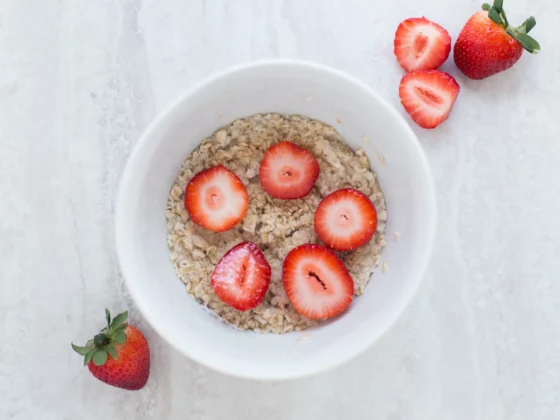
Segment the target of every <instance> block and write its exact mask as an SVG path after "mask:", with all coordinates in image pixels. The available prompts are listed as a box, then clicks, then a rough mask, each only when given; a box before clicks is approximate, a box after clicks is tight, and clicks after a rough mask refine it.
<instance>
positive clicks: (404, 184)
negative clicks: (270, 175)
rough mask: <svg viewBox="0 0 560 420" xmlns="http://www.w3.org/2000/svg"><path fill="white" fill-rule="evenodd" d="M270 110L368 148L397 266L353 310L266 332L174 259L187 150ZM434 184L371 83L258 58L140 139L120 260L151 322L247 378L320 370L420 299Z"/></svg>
mask: <svg viewBox="0 0 560 420" xmlns="http://www.w3.org/2000/svg"><path fill="white" fill-rule="evenodd" d="M266 112H278V113H282V114H300V115H305V116H308V117H311V118H315V119H318V120H320V121H322V122H324V123H327V124H330V125H332V126H334V127H336V128H337V130H338V131H339V132H340V133H341V134H342V136H343V137H344V138H345V140H346V141H347V142H348V144H349V145H350V146H351V147H353V148H357V147H361V148H363V149H364V150H365V151H366V153H367V155H368V157H369V159H370V163H371V165H372V168H373V169H374V171H375V172H376V173H377V175H378V177H379V182H380V185H381V188H382V189H383V191H384V193H385V198H386V202H387V211H388V222H387V227H386V237H387V246H386V248H385V250H384V251H383V255H382V261H386V262H387V269H386V271H385V272H383V271H382V270H381V269H380V268H378V269H377V270H376V272H375V273H374V275H373V276H372V278H371V280H370V284H369V285H368V287H367V288H366V290H365V292H364V294H363V295H362V296H361V297H359V298H356V299H355V300H354V302H353V303H352V305H351V307H350V309H349V310H348V311H347V312H346V313H344V314H343V315H342V316H340V317H338V318H336V319H335V320H333V321H330V322H325V323H324V324H322V325H321V326H319V327H317V328H313V329H310V330H307V331H306V332H305V333H301V332H294V333H288V334H284V335H274V334H265V335H259V334H254V333H251V332H240V331H237V330H235V329H233V328H231V327H229V326H227V325H225V324H224V323H222V322H220V321H219V320H218V319H216V318H215V317H213V316H211V315H210V314H209V313H208V312H207V311H206V310H204V308H202V307H201V305H200V304H199V303H197V302H196V301H195V300H194V299H193V298H192V297H191V296H190V295H189V294H187V292H186V290H185V287H184V285H183V283H182V282H181V281H180V280H179V279H178V278H177V276H176V275H175V272H174V270H173V266H172V264H171V262H170V261H169V250H168V248H167V243H166V236H167V231H166V220H165V208H166V203H167V196H168V192H169V189H170V187H171V185H172V183H173V180H174V179H175V177H176V175H177V172H178V171H179V168H180V166H181V164H182V162H183V160H184V159H185V158H186V157H187V156H188V154H189V153H190V152H192V150H193V149H194V148H196V147H197V146H198V144H199V143H200V141H201V140H202V139H203V138H205V137H207V136H209V135H210V134H211V133H213V132H214V131H215V130H217V129H218V128H220V127H222V126H224V125H227V124H229V123H230V122H232V121H233V120H235V119H236V118H240V117H245V116H249V115H253V114H256V113H266ZM337 121H341V122H342V123H338V122H337ZM364 137H366V138H367V139H368V141H367V142H365V141H363V138H364ZM431 188H432V186H431V178H430V174H429V171H428V170H427V165H426V162H425V159H424V157H423V155H422V152H421V150H420V148H419V146H418V144H416V139H415V137H414V135H413V134H412V133H411V131H410V129H409V128H408V126H407V125H406V124H405V123H404V122H403V121H402V120H401V119H400V117H399V116H398V115H397V114H396V113H395V111H393V110H392V109H390V108H388V107H387V106H386V105H385V104H384V102H382V101H380V100H379V99H378V98H377V97H376V96H375V95H374V94H372V93H371V92H369V91H368V90H366V89H364V87H363V86H362V85H361V84H359V83H357V82H355V81H353V80H352V79H347V78H345V77H344V76H342V75H338V74H336V73H334V72H331V71H329V70H326V69H322V68H319V67H314V66H305V65H297V64H294V63H291V64H289V63H285V64H284V65H279V64H277V63H276V64H270V65H260V66H252V67H248V68H245V69H241V70H238V71H234V72H231V73H228V74H227V75H224V76H221V77H218V78H216V79H213V80H211V81H210V82H207V83H205V84H203V85H201V86H200V87H198V88H197V89H196V90H195V91H194V92H192V93H191V94H189V95H187V96H185V97H184V98H182V100H180V101H179V102H178V103H177V104H176V105H174V106H173V107H172V108H171V109H170V110H169V111H168V112H167V113H165V114H164V115H163V116H161V117H159V118H158V119H157V120H156V121H155V122H154V124H152V126H151V127H150V129H149V130H148V132H147V133H146V134H145V136H144V137H143V138H142V139H141V140H140V144H139V146H138V147H137V149H136V150H135V152H134V153H133V155H132V156H131V159H130V161H129V164H128V167H127V170H126V171H125V174H124V176H123V180H122V184H121V195H120V197H119V203H118V206H119V208H118V216H117V242H118V250H119V258H120V261H121V266H122V268H123V272H124V275H125V277H126V278H127V283H128V286H129V289H130V291H131V293H132V295H133V297H134V299H135V300H136V301H137V304H138V306H139V307H140V309H141V310H142V312H143V313H144V315H145V317H146V318H147V320H148V321H149V322H150V323H151V324H152V325H153V326H154V327H155V328H156V330H157V331H158V332H159V333H160V334H161V335H162V336H163V337H164V338H165V339H166V340H168V341H169V342H170V343H171V344H173V345H174V346H175V347H177V348H178V349H179V350H181V351H182V352H184V353H185V354H187V355H188V356H189V357H191V358H193V359H195V360H197V361H200V362H202V363H204V364H206V365H208V366H210V367H212V368H214V369H217V370H219V371H222V372H226V373H230V374H234V375H237V376H243V377H254V378H288V377H296V376H301V375H305V374H310V373H313V372H316V371H319V370H322V369H325V368H327V367H330V366H332V365H335V364H338V363H340V362H342V361H344V360H347V359H348V358H350V357H351V356H353V355H355V354H357V353H358V352H360V351H362V350H363V349H365V348H366V347H367V346H368V345H369V344H371V343H372V342H374V341H375V340H376V339H377V338H378V337H379V336H380V335H381V334H382V333H383V332H384V331H385V330H386V329H387V328H388V327H389V326H390V325H391V324H392V323H393V322H394V320H395V319H396V317H397V316H398V314H399V313H400V312H401V311H402V310H403V308H404V306H405V305H406V304H407V303H408V301H409V300H410V298H411V296H412V294H413V293H414V291H415V290H416V288H417V285H418V283H419V281H420V276H421V275H422V273H423V270H424V268H425V264H426V262H427V259H428V255H429V248H430V246H431V241H432V235H433V217H434V214H433V213H434V211H435V209H434V203H433V200H434V198H433V191H432V190H431ZM395 232H397V233H398V239H395V238H394V236H393V235H394V233H395Z"/></svg>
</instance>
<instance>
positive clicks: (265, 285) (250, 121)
mask: <svg viewBox="0 0 560 420" xmlns="http://www.w3.org/2000/svg"><path fill="white" fill-rule="evenodd" d="M284 149H286V150H284ZM282 153H284V154H285V155H284V156H288V154H289V153H292V154H293V156H294V159H288V160H286V159H284V160H282V159H281V158H279V156H282V155H281V154H282ZM290 156H291V155H290ZM300 161H301V162H303V163H302V165H305V171H304V173H303V174H301V173H299V172H298V171H299V169H298V168H297V164H298V163H299V162H300ZM261 162H262V163H263V165H262V166H261ZM265 162H266V164H267V165H266V166H267V169H269V170H270V168H272V169H273V172H274V173H273V176H276V175H275V174H276V172H278V174H281V176H285V177H287V178H290V179H292V178H298V177H300V180H301V177H303V178H305V179H304V181H305V182H303V184H302V183H301V182H300V183H299V184H297V183H289V182H291V181H289V182H288V184H286V185H287V186H288V187H287V188H282V185H280V182H281V180H278V179H272V180H270V179H268V180H267V171H265V170H264V163H265ZM286 168H287V169H286ZM294 168H295V169H294ZM309 173H312V174H311V175H309ZM279 176H280V175H279ZM210 179H211V181H210ZM307 181H309V182H307ZM212 183H218V184H216V185H218V187H215V186H214V184H212ZM220 185H222V186H224V188H223V189H222V190H220V187H219V186H220ZM276 187H278V188H276ZM213 188H217V189H216V190H215V192H214V190H213ZM186 195H187V197H185V196H186ZM273 195H274V196H275V197H282V198H273ZM198 196H204V197H206V198H205V199H204V200H203V201H202V202H201V203H196V204H197V206H196V207H195V206H194V203H195V201H196V199H197V198H196V197H198ZM298 197H300V198H298ZM221 200H226V201H227V203H235V205H234V206H222V207H220V206H221ZM348 202H350V204H352V205H353V203H357V204H356V206H355V207H352V205H350V207H348V206H347V203H348ZM198 204H199V205H198ZM370 207H371V209H370ZM216 208H219V209H220V210H219V211H216V212H214V210H213V209H216ZM318 208H319V209H321V211H319V210H318ZM232 209H233V210H232ZM362 210H363V211H362ZM316 211H317V212H316ZM333 212H335V213H336V212H341V214H340V215H339V214H338V213H336V214H335V213H333ZM367 212H369V213H367ZM343 213H344V214H343ZM366 213H367V217H366V216H364V214H366ZM370 214H371V215H370ZM214 215H219V217H214ZM347 216H348V217H347ZM333 217H336V219H332V218H333ZM166 218H167V230H168V237H167V242H168V246H169V248H170V258H171V262H172V263H173V264H174V267H175V271H176V273H177V276H178V277H179V278H180V279H181V281H183V283H185V285H186V289H187V292H188V293H189V294H191V295H192V296H193V297H194V298H195V299H196V300H197V301H198V302H200V303H201V304H202V305H203V306H205V307H206V308H208V309H209V310H210V311H211V312H212V313H213V314H215V315H216V316H218V317H219V318H221V319H222V320H224V321H225V322H227V323H229V324H231V325H232V326H234V327H237V328H240V329H243V330H254V331H256V332H262V333H266V332H272V333H286V332H290V331H299V330H303V329H305V328H308V327H310V326H313V325H315V324H317V323H318V322H321V321H320V319H324V318H327V317H330V316H333V314H336V313H339V311H338V306H337V305H338V304H339V301H338V294H342V293H344V294H345V295H346V296H345V298H344V300H345V302H346V303H345V304H344V305H345V306H344V307H345V308H346V307H347V305H349V304H350V301H351V298H352V296H360V295H361V294H362V293H363V291H364V289H365V287H366V286H367V283H368V281H369V278H370V276H371V274H372V273H373V271H374V269H375V268H376V267H377V266H378V264H379V260H380V254H381V251H382V250H383V247H384V246H385V237H384V232H385V223H386V220H387V211H386V208H385V199H384V196H383V192H382V191H381V189H380V187H379V184H378V183H377V179H376V176H375V174H374V173H373V171H372V170H371V167H370V164H369V161H368V158H367V156H366V154H365V152H364V151H363V150H361V149H358V150H356V151H354V150H352V149H351V148H350V147H349V146H348V145H347V144H346V143H345V142H344V140H343V139H342V138H341V136H340V135H339V134H338V132H337V131H336V129H335V128H333V127H331V126H329V125H326V124H324V123H321V122H319V121H316V120H312V119H309V118H306V117H303V116H295V115H292V116H286V115H279V114H263V115H261V114H259V115H254V116H251V117H247V118H242V119H239V120H236V121H234V122H233V123H232V124H230V125H228V126H227V127H224V128H222V129H220V130H218V131H217V132H215V133H214V134H213V135H212V136H210V137H209V138H207V139H204V140H203V141H202V142H201V144H200V146H199V147H198V148H197V149H196V150H195V151H193V152H192V153H191V154H190V155H189V156H188V157H187V159H186V161H185V162H184V164H183V166H182V168H181V170H180V172H179V174H178V176H177V178H176V180H175V182H174V184H173V186H172V188H171V190H170V193H169V198H168V204H167V209H166ZM347 219H348V220H347ZM355 220H357V222H355ZM349 223H350V225H348V224H349ZM353 223H362V225H363V226H364V227H365V228H364V229H361V228H360V229H357V228H356V229H357V230H356V229H355V230H356V235H354V234H353V235H351V236H350V237H349V236H348V235H347V234H346V233H345V232H346V230H348V231H352V229H354V225H353ZM332 224H337V226H338V227H340V229H342V230H341V231H338V230H337V229H334V230H332V231H329V227H330V226H331V225H332ZM362 225H360V226H362ZM202 226H205V227H206V228H205V227H202ZM346 226H349V227H348V229H346ZM343 228H344V229H346V230H344V229H343ZM210 229H211V230H210ZM367 230H369V232H365V233H364V231H367ZM318 233H319V234H318ZM331 233H332V235H331ZM337 235H338V236H337ZM341 235H342V236H341ZM358 236H360V237H359V238H357V237H358ZM355 239H356V241H355ZM350 240H351V242H349V244H348V243H347V242H348V241H350ZM245 243H248V244H250V245H246V244H245ZM321 243H324V244H325V245H327V246H328V248H331V249H327V248H326V247H323V246H319V245H314V246H311V245H307V246H306V247H300V246H302V245H305V244H321ZM254 245H256V246H254ZM298 247H300V248H298ZM228 251H229V252H228ZM291 251H294V252H291ZM304 251H305V252H304ZM289 254H290V255H289ZM303 254H305V255H303ZM287 256H288V257H289V258H290V257H293V258H292V259H291V260H290V264H288V263H287V260H288V259H289V258H288V259H287V258H286V257H287ZM296 256H298V258H300V260H298V261H297V262H296V260H295V257H296ZM306 258H307V259H306ZM317 261H318V263H317V264H315V262H317ZM228 264H230V265H228ZM305 264H307V265H305ZM304 265H305V266H304ZM267 266H269V269H267ZM252 267H257V268H258V270H260V271H259V276H257V275H255V276H253V275H251V272H250V270H252V269H253V268H252ZM302 267H303V268H302ZM300 268H301V269H305V270H307V274H309V275H310V276H311V281H314V283H313V285H312V287H311V289H309V290H307V289H306V291H305V293H303V292H302V293H300V294H298V293H299V291H300V290H301V288H300V284H299V283H298V282H299V279H298V277H297V273H295V274H294V273H292V274H294V276H295V277H294V276H291V277H290V276H288V275H287V274H286V273H287V271H288V269H289V270H292V271H293V270H296V269H297V270H299V269H300ZM283 270H284V276H283ZM339 271H340V276H338V277H336V276H337V275H338V274H336V273H338V272H339ZM228 273H230V274H231V273H233V274H231V275H232V276H233V275H235V274H236V273H237V274H239V273H242V274H239V275H241V276H242V277H243V276H244V277H243V281H242V283H241V284H240V285H239V284H238V285H237V286H239V287H242V288H244V290H247V289H248V288H251V290H254V292H255V293H254V295H255V296H257V295H258V298H256V299H257V300H254V301H253V300H251V299H248V300H245V301H243V302H240V300H239V299H237V298H236V296H235V295H234V296H231V295H228V293H231V289H228V290H226V291H225V292H224V290H225V289H227V288H228V287H229V284H230V283H231V281H232V279H231V278H228V275H229V274H228ZM331 273H335V274H332V275H333V276H334V277H333V278H332V279H331V278H329V276H330V275H331ZM220 276H221V277H220ZM283 277H284V278H283ZM288 277H289V278H288ZM220 280H224V281H220ZM315 280H316V282H315ZM339 280H340V282H342V283H340V282H339ZM294 284H295V285H296V286H297V287H295V286H294ZM341 284H343V286H344V287H342V286H341V287H339V286H340V285H341ZM224 285H225V286H224ZM303 287H307V286H305V285H303ZM235 290H238V289H235ZM315 290H316V291H317V293H319V294H323V295H329V294H330V295H331V296H330V297H328V296H327V297H326V298H325V299H327V300H325V302H332V304H333V305H334V306H333V307H334V309H336V311H335V312H328V311H327V312H325V311H323V312H321V311H319V312H317V311H315V312H314V310H312V309H313V308H310V306H313V304H315V303H316V302H311V301H309V302H307V301H305V299H304V298H305V297H306V293H308V292H309V293H315V292H314V291H315ZM287 291H288V293H287ZM348 294H350V295H351V296H350V297H348V296H347V295H348ZM251 297H253V296H251ZM302 299H304V301H303V302H302ZM328 299H331V301H328ZM226 302H228V303H226ZM236 303H239V305H236ZM329 304H330V303H329ZM236 307H238V308H240V309H236ZM296 308H297V310H296ZM315 309H317V308H315ZM302 313H303V314H302ZM317 313H318V315H316V314H317ZM327 313H328V315H327ZM314 314H315V315H316V316H315V315H314Z"/></svg>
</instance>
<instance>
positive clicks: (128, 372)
mask: <svg viewBox="0 0 560 420" xmlns="http://www.w3.org/2000/svg"><path fill="white" fill-rule="evenodd" d="M105 317H106V320H107V327H105V328H104V329H102V330H101V331H100V332H99V333H98V334H96V335H95V337H93V339H92V340H89V341H88V342H87V344H86V345H85V346H83V347H81V346H76V345H74V344H72V348H73V349H74V351H75V352H76V353H78V354H80V355H81V356H84V365H87V366H88V369H89V371H90V372H91V374H92V375H93V376H94V377H95V378H97V379H99V380H100V381H101V382H104V383H106V384H108V385H111V386H115V387H117V388H122V389H127V390H130V391H135V390H138V389H141V388H143V387H144V385H146V383H147V382H148V377H149V376H150V348H149V346H148V342H147V341H146V338H145V337H144V335H143V334H142V333H141V332H140V331H139V330H137V329H136V328H134V327H133V326H132V325H128V323H127V319H128V311H125V312H123V313H121V314H118V315H117V316H116V317H115V318H114V319H113V320H111V314H110V313H109V310H108V309H105Z"/></svg>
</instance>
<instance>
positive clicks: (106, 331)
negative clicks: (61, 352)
mask: <svg viewBox="0 0 560 420" xmlns="http://www.w3.org/2000/svg"><path fill="white" fill-rule="evenodd" d="M105 318H106V320H107V326H106V327H105V328H103V329H102V330H101V331H100V332H99V333H98V334H96V335H95V336H94V337H93V340H89V341H88V342H87V344H86V345H85V346H76V345H75V344H72V348H73V349H74V351H75V352H76V353H78V354H79V355H80V356H84V366H85V365H87V364H88V363H89V362H90V361H93V363H94V364H95V365H96V366H101V365H103V364H104V363H105V362H106V361H107V358H108V355H109V354H110V355H111V357H112V358H113V360H117V358H118V356H117V348H116V347H115V344H119V345H122V344H124V343H125V342H126V333H125V330H126V328H127V327H128V324H127V322H126V321H127V319H128V311H125V312H123V313H121V314H118V315H117V316H116V317H115V318H113V320H112V321H111V314H110V313H109V310H108V309H105Z"/></svg>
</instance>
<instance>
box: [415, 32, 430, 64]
mask: <svg viewBox="0 0 560 420" xmlns="http://www.w3.org/2000/svg"><path fill="white" fill-rule="evenodd" d="M427 46H428V37H427V36H425V35H423V34H421V33H419V34H418V36H417V37H416V39H415V40H414V50H415V51H416V58H419V57H420V56H422V55H423V54H424V51H425V50H426V47H427Z"/></svg>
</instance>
